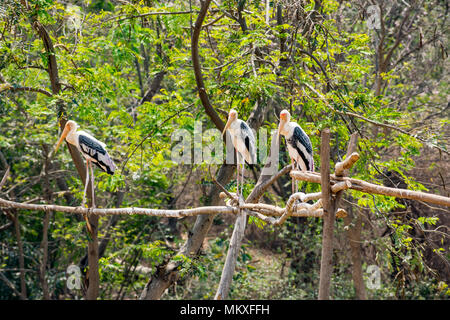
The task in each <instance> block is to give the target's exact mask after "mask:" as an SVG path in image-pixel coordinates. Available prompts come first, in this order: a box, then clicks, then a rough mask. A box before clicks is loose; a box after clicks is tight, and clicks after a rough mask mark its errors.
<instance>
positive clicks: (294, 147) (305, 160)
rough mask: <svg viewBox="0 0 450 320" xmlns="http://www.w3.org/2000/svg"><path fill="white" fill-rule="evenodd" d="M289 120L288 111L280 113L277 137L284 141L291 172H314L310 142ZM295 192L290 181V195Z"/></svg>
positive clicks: (298, 127) (295, 188) (297, 126)
mask: <svg viewBox="0 0 450 320" xmlns="http://www.w3.org/2000/svg"><path fill="white" fill-rule="evenodd" d="M290 120H291V114H290V113H289V111H287V110H283V111H281V112H280V124H279V126H278V136H279V135H280V134H281V135H283V136H284V137H285V139H286V145H287V147H288V151H289V157H290V158H291V164H292V170H295V169H296V170H300V169H301V170H302V171H314V158H313V150H312V144H311V140H310V139H309V137H308V135H307V134H306V133H305V131H303V129H302V128H301V127H300V126H299V125H298V124H297V123H296V122H291V121H290ZM294 185H295V187H294ZM297 191H298V190H297V185H296V184H295V182H294V180H292V193H294V192H297Z"/></svg>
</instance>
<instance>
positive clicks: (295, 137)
mask: <svg viewBox="0 0 450 320" xmlns="http://www.w3.org/2000/svg"><path fill="white" fill-rule="evenodd" d="M287 142H288V143H289V144H290V145H291V146H292V147H293V148H294V149H295V150H297V152H298V154H299V155H300V157H301V158H302V160H303V162H304V163H305V166H306V168H307V169H308V170H311V171H313V163H312V161H311V160H310V159H312V144H311V140H309V137H308V136H307V135H306V133H304V132H303V130H302V129H301V128H300V127H297V126H296V127H295V128H294V133H293V134H292V137H291V139H288V140H287ZM302 146H303V147H304V150H306V152H307V153H308V154H305V153H304V151H303V150H302Z"/></svg>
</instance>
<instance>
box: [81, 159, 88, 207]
mask: <svg viewBox="0 0 450 320" xmlns="http://www.w3.org/2000/svg"><path fill="white" fill-rule="evenodd" d="M88 184H89V160H88V159H86V182H85V184H84V193H83V201H81V206H82V207H84V205H85V204H86V192H87V187H88Z"/></svg>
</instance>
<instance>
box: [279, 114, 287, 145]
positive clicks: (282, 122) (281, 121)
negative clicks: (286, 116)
mask: <svg viewBox="0 0 450 320" xmlns="http://www.w3.org/2000/svg"><path fill="white" fill-rule="evenodd" d="M285 123H286V121H284V120H282V119H281V120H280V124H279V125H278V131H277V140H278V141H279V140H280V133H281V130H283V127H284V125H285Z"/></svg>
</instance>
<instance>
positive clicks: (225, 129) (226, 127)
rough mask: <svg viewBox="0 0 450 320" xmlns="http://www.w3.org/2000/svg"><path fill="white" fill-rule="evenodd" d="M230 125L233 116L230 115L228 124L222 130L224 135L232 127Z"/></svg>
mask: <svg viewBox="0 0 450 320" xmlns="http://www.w3.org/2000/svg"><path fill="white" fill-rule="evenodd" d="M230 125H231V118H230V117H228V121H227V124H226V125H225V128H224V129H223V131H222V135H224V134H225V132H226V131H227V129H228V128H229V127H230Z"/></svg>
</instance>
